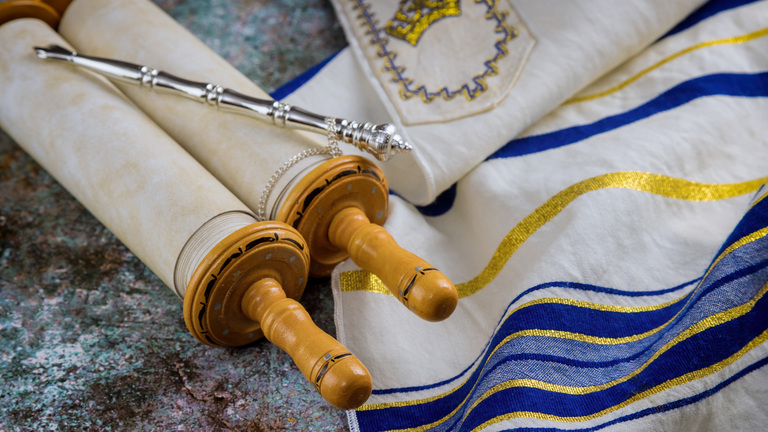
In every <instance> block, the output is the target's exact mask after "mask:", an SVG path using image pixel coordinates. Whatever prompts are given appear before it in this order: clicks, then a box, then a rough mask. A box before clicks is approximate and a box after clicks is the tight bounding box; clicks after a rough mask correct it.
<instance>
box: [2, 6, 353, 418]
mask: <svg viewBox="0 0 768 432" xmlns="http://www.w3.org/2000/svg"><path fill="white" fill-rule="evenodd" d="M157 3H158V4H159V5H160V6H161V7H162V8H163V9H165V10H166V11H168V12H169V13H170V14H171V15H172V16H173V17H174V18H176V19H177V20H178V21H179V22H181V23H182V24H183V25H184V26H186V27H187V28H189V29H190V30H191V31H192V32H193V33H195V34H196V35H197V36H198V37H199V38H201V39H202V40H203V41H204V42H206V43H207V44H208V45H209V46H210V47H211V48H213V49H214V50H215V51H217V52H218V53H219V54H220V55H222V56H223V57H224V58H226V59H227V60H229V61H230V62H231V63H233V64H234V65H235V66H236V67H237V68H238V69H239V70H241V71H242V72H244V73H245V74H246V75H247V76H249V77H250V78H251V79H253V80H254V81H256V82H257V83H258V84H259V85H260V86H261V87H262V88H264V89H265V90H267V91H271V90H274V89H275V88H276V87H277V86H279V85H281V84H283V83H284V82H287V81H288V80H290V79H291V78H293V77H294V76H296V75H297V74H299V73H301V72H302V71H304V70H306V69H307V68H308V67H310V66H312V65H314V64H316V63H318V62H320V61H322V60H323V59H325V58H326V57H328V56H330V55H331V54H333V53H335V52H336V51H338V50H339V49H341V48H342V47H343V46H344V45H345V41H344V37H343V34H342V31H341V29H340V28H339V26H338V24H337V23H336V21H335V17H334V16H333V12H332V9H331V7H330V5H329V4H328V3H327V2H320V1H259V0H236V1H231V0H217V1H210V2H209V1H202V0H195V1H180V0H157ZM302 303H303V304H304V306H305V307H306V308H307V310H308V311H309V313H310V314H311V315H312V317H313V318H314V319H315V321H316V322H317V324H318V325H319V326H320V327H321V328H323V329H324V330H326V331H328V332H330V333H331V334H334V333H335V328H334V326H333V299H332V296H331V292H330V286H329V281H328V280H315V281H311V282H310V284H309V286H308V287H307V290H306V294H305V297H304V299H303V300H302ZM181 310H182V305H181V301H180V300H179V299H178V298H177V297H176V296H175V294H173V293H172V292H171V290H170V289H168V288H167V287H166V286H165V285H164V284H163V283H162V282H161V281H160V280H159V279H158V278H157V277H156V276H154V275H153V274H152V273H151V272H150V271H149V270H148V269H147V268H146V266H144V265H143V264H142V263H141V262H140V261H139V260H138V259H137V258H136V257H135V256H134V255H133V254H132V253H131V252H130V251H129V250H128V249H127V248H126V247H125V246H123V245H122V244H121V243H120V242H119V241H118V240H117V239H116V238H115V237H114V236H113V235H112V234H111V233H110V232H109V231H108V230H107V229H106V228H104V227H103V226H102V225H101V224H100V223H99V222H98V221H97V220H96V219H95V218H94V217H93V216H91V214H90V213H89V212H88V211H87V210H86V209H85V208H83V207H82V206H81V205H80V204H79V203H77V202H76V201H75V200H74V199H73V198H72V197H71V196H70V195H69V194H68V193H67V191H66V190H64V189H63V188H62V187H61V186H60V185H59V184H58V183H56V181H55V180H54V179H53V178H51V177H50V176H49V175H48V174H47V173H46V172H45V171H43V170H42V169H41V168H40V166H39V165H37V164H36V163H35V162H34V161H33V160H32V159H31V158H30V157H29V156H28V155H26V154H25V153H24V152H23V150H21V148H20V147H19V146H18V145H16V144H15V143H14V142H13V140H12V139H11V138H10V137H8V136H7V135H6V134H5V133H2V132H0V340H1V341H2V343H0V430H2V431H5V430H9V431H16V430H19V431H28V430H29V431H32V430H34V431H36V430H51V431H68V430H77V431H82V430H94V431H95V430H98V431H110V430H112V431H117V430H120V431H124V430H138V431H144V430H147V431H150V430H153V431H154V430H165V431H184V430H195V431H246V430H247V431H282V430H316V431H336V430H346V429H348V426H347V424H346V416H345V414H344V412H342V411H340V410H338V409H336V408H333V407H332V406H330V405H328V404H327V403H325V402H324V401H323V399H322V398H321V397H320V396H319V395H318V394H317V393H316V392H315V391H314V389H313V388H312V387H311V386H310V385H309V383H307V382H306V380H305V379H304V377H303V376H302V375H301V373H300V372H299V371H298V369H297V368H296V367H295V366H294V365H293V362H292V361H291V359H290V357H288V355H286V354H285V353H283V352H282V351H280V350H279V349H277V348H276V347H274V346H273V345H271V344H270V343H269V342H267V341H265V340H262V341H259V342H257V343H256V344H255V345H253V346H250V347H247V348H241V349H220V348H211V347H207V346H205V345H202V344H200V343H198V342H197V341H196V340H195V339H194V338H193V337H192V336H191V335H190V334H189V333H188V331H187V329H186V326H185V325H184V321H183V317H182V311H181Z"/></svg>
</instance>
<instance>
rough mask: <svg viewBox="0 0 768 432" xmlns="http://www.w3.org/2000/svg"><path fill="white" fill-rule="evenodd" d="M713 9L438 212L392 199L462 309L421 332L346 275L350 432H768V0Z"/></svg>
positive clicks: (511, 148)
mask: <svg viewBox="0 0 768 432" xmlns="http://www.w3.org/2000/svg"><path fill="white" fill-rule="evenodd" d="M642 4H645V3H642ZM462 6H463V7H468V3H466V2H463V3H462ZM606 7H607V6H606ZM705 8H706V9H703V10H702V11H700V12H699V13H697V14H695V15H693V16H692V18H691V19H690V20H688V21H685V22H683V23H682V24H681V25H680V26H679V27H678V28H676V29H675V30H674V31H672V32H670V34H668V35H666V36H665V37H662V38H660V39H659V40H657V41H656V42H655V43H653V44H652V45H651V46H650V47H648V48H647V49H645V50H643V51H642V52H641V53H639V54H638V55H636V56H634V57H633V58H631V59H630V60H628V61H627V62H625V63H624V64H623V65H621V66H620V67H618V68H617V69H615V70H614V71H613V72H611V73H610V74H608V75H606V76H604V77H602V78H601V79H599V80H598V81H596V82H595V83H593V84H592V85H590V86H589V87H587V88H586V89H584V90H583V91H582V92H580V93H579V94H577V95H575V96H574V97H572V98H571V99H570V100H568V101H567V102H565V103H564V104H562V105H561V106H560V107H558V108H557V109H555V110H554V111H552V112H551V113H550V114H548V115H546V116H545V117H543V118H542V119H541V120H539V121H538V122H536V123H535V124H534V125H533V126H531V127H530V128H529V129H527V130H526V131H525V132H524V133H523V134H522V135H521V136H519V137H516V138H514V139H512V140H511V141H508V142H507V143H506V144H504V145H503V146H499V148H498V150H496V151H495V152H494V153H493V154H492V155H491V156H490V157H487V158H486V160H485V161H484V162H483V163H481V164H480V165H478V166H477V167H476V168H474V169H473V170H472V171H471V172H470V173H469V174H468V175H466V176H465V177H464V178H462V179H461V180H460V181H459V182H458V183H457V184H456V185H455V186H453V187H451V188H450V189H449V190H451V191H453V192H452V194H448V195H446V196H445V197H444V198H446V199H444V200H441V201H440V202H439V203H436V204H435V205H433V206H431V207H430V208H429V214H430V215H432V216H425V215H423V214H421V213H420V212H419V211H418V209H417V208H416V207H414V206H413V205H411V204H409V203H407V202H406V201H405V200H403V199H400V198H399V197H396V196H395V197H392V203H391V213H390V215H389V219H388V222H387V224H386V227H387V229H388V230H389V231H390V232H391V233H392V234H393V236H394V237H395V239H396V240H397V241H398V242H399V243H401V244H402V245H403V246H404V247H405V248H407V249H409V250H412V251H414V252H415V253H417V254H419V255H420V256H424V257H427V259H429V260H430V262H432V263H433V264H435V265H436V267H438V268H440V269H441V270H442V271H443V272H444V273H446V274H447V275H448V276H449V277H450V278H451V279H452V280H453V281H454V282H456V283H457V288H458V290H459V293H460V300H459V306H458V308H457V310H456V312H455V313H454V314H453V315H452V316H451V317H450V318H449V319H447V320H446V321H444V322H441V323H426V322H422V321H420V320H418V319H417V318H415V317H413V316H411V315H410V314H408V312H407V311H405V310H404V309H403V308H402V307H401V305H400V304H399V303H398V302H397V300H396V299H395V298H394V297H392V296H389V295H387V294H386V291H385V290H383V289H382V287H381V284H380V282H379V281H378V280H377V279H376V278H375V277H372V276H371V275H369V274H367V273H365V272H363V271H360V270H359V269H357V268H356V267H355V266H354V264H352V263H349V262H346V263H343V264H342V265H341V266H340V267H339V268H337V270H336V272H335V274H334V278H333V285H334V295H335V297H336V307H337V311H336V313H337V328H338V332H339V334H338V336H339V338H340V339H341V340H342V342H343V343H344V344H345V345H346V346H347V347H349V348H350V350H351V351H352V352H354V353H355V354H356V355H357V356H358V357H359V358H360V359H361V360H362V361H363V362H364V363H365V364H366V366H367V367H368V368H369V370H370V372H371V375H372V376H373V383H374V390H373V395H372V396H371V398H370V399H369V401H368V402H367V404H366V405H364V406H363V407H361V408H360V409H359V410H357V411H351V412H350V413H349V419H350V425H351V428H352V430H354V431H358V430H359V431H392V430H462V431H464V430H466V431H475V430H494V431H498V430H511V429H516V430H517V429H524V430H529V429H537V430H538V429H545V430H597V429H607V430H628V429H629V430H655V431H656V430H681V429H682V430H764V427H765V425H766V424H768V411H766V410H765V409H764V407H765V406H766V403H768V391H766V388H768V385H766V384H768V369H766V368H764V367H763V366H765V365H766V363H768V344H766V343H765V340H766V338H768V296H766V295H765V294H766V291H767V290H768V284H767V283H768V237H766V234H768V199H764V198H765V196H766V195H768V190H766V189H765V188H763V189H761V185H763V184H764V183H767V182H768V177H767V176H768V169H767V168H766V167H768V150H766V149H767V148H768V147H767V144H768V141H766V137H767V136H768V121H766V119H767V118H768V98H767V97H766V96H768V54H767V53H768V27H767V26H768V23H767V22H766V20H765V19H764V17H766V16H768V2H765V1H762V2H732V1H719V0H718V1H713V2H710V3H709V4H708V5H707V6H705ZM557 12H560V11H557ZM522 15H525V14H522ZM553 15H556V14H553ZM449 19H453V18H451V17H446V18H444V20H445V21H446V22H448V20H449ZM553 19H554V18H553ZM665 19H666V18H665ZM529 26H532V25H531V24H530V20H529ZM532 27H533V26H532ZM430 30H431V29H430ZM627 31H628V32H632V31H633V30H632V29H631V28H630V29H627ZM534 33H535V32H534ZM423 37H426V35H425V36H423ZM619 39H620V40H619V41H617V42H618V43H619V44H621V43H622V42H621V38H619ZM538 43H539V44H541V40H539V41H538ZM533 55H534V54H531V59H532V58H533ZM531 62H533V60H531ZM529 72H530V73H531V74H534V73H537V72H536V68H534V67H532V63H529V64H528V65H527V66H526V67H525V71H524V72H523V74H525V73H529ZM574 73H576V72H574ZM542 79H543V78H542ZM522 80H523V77H522V76H521V78H520V80H519V81H518V84H519V83H520V82H522ZM575 81H576V80H575V79H574V82H575ZM574 85H575V84H574ZM535 88H536V91H540V92H543V95H542V97H543V98H545V99H547V100H548V101H549V102H547V103H554V101H555V99H557V98H558V97H562V95H563V94H564V90H563V91H557V92H555V93H556V94H557V95H559V96H553V94H552V93H548V92H547V91H544V90H543V89H542V88H541V87H540V86H539V87H535ZM300 91H301V90H300ZM515 91H516V88H514V89H513V90H512V93H510V96H508V98H514V96H512V94H513V93H514V92H515ZM526 91H527V90H526ZM521 108H522V107H521ZM529 108H530V106H529ZM529 108H524V109H523V110H529ZM544 109H545V108H543V105H542V106H538V107H537V108H536V111H537V112H539V111H541V110H544ZM530 110H532V108H530ZM510 116H511V120H510V121H511V122H513V123H516V124H518V125H520V124H522V123H520V120H519V119H518V118H517V117H515V116H514V115H511V114H510ZM530 116H533V114H530ZM529 118H530V117H529ZM460 121H464V120H460ZM523 123H524V122H523ZM444 126H445V125H439V126H438V125H432V126H430V127H431V128H433V129H435V130H437V129H440V128H442V127H444ZM410 131H411V129H409V132H410ZM495 132H496V131H495ZM435 133H438V132H435ZM513 136H514V133H511V134H510V135H508V136H507V139H510V138H513ZM417 144H421V143H417ZM435 145H436V144H435ZM473 145H475V142H473ZM478 145H480V144H478ZM455 148H458V147H450V149H446V150H445V152H441V153H440V156H439V157H441V158H443V157H445V158H448V155H450V158H463V156H462V155H461V154H460V153H458V152H457V151H454V150H455ZM478 151H479V150H478ZM430 154H431V155H432V156H434V157H437V156H436V155H437V154H438V153H436V152H431V151H430ZM423 155H424V153H423V152H422V153H421V156H423ZM445 160H447V159H445ZM442 161H443V159H440V161H438V160H437V159H435V160H434V161H432V164H434V166H438V165H439V164H440V163H442ZM457 163H458V162H457ZM461 163H468V161H461ZM429 166H432V165H429ZM446 178H447V177H443V180H445V179H446ZM395 181H396V179H395Z"/></svg>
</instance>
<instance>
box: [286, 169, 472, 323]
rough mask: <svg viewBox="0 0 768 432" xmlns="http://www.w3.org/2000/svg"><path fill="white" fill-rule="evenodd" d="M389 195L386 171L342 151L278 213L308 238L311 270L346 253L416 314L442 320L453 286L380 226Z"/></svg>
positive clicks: (321, 271)
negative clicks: (341, 154)
mask: <svg viewBox="0 0 768 432" xmlns="http://www.w3.org/2000/svg"><path fill="white" fill-rule="evenodd" d="M388 198H389V187H388V185H387V181H386V178H385V177H384V173H383V172H382V171H381V170H380V169H379V168H378V167H377V166H376V165H375V164H374V163H373V162H371V161H368V160H366V159H364V158H361V157H357V156H342V157H337V158H333V159H331V160H329V161H327V162H325V163H323V164H322V165H320V166H319V167H317V168H315V169H314V170H312V171H311V172H310V173H309V174H307V175H306V176H305V177H304V178H303V179H302V180H301V181H299V183H297V185H296V186H295V187H294V188H293V190H292V191H291V192H290V193H289V195H288V197H287V198H286V200H285V203H284V204H283V206H282V207H281V208H280V211H279V213H278V216H277V218H278V220H281V221H284V222H286V223H288V224H290V225H292V226H293V227H294V228H296V229H297V230H298V231H299V232H300V233H301V234H302V235H303V236H304V238H306V239H307V242H308V244H309V248H310V253H311V256H312V263H311V264H310V273H311V274H313V275H315V276H327V275H328V274H330V271H331V270H332V269H333V267H334V266H335V265H336V264H338V263H339V262H341V261H342V260H343V259H345V258H347V257H348V256H349V257H350V258H352V260H353V261H354V262H355V263H356V264H357V265H359V266H360V267H362V268H363V269H365V270H367V271H369V272H371V273H373V274H375V275H376V276H378V277H379V278H380V279H381V281H382V282H383V283H384V285H386V286H387V288H388V289H389V290H390V291H391V292H392V294H393V295H394V296H395V297H396V298H398V299H399V300H400V302H402V303H403V304H404V305H405V306H406V307H408V309H410V310H411V311H412V312H414V313H415V314H416V315H418V316H419V317H421V318H423V319H425V320H428V321H441V320H444V319H446V318H448V317H449V316H450V315H451V313H453V311H454V309H455V308H456V305H457V303H458V292H457V291H456V287H455V286H454V285H453V283H451V281H450V280H449V279H448V278H447V277H446V276H445V275H444V274H443V273H441V272H440V271H439V270H437V269H436V268H434V266H432V265H430V264H429V263H428V262H426V261H424V260H423V259H421V258H419V257H417V256H416V255H414V254H412V253H410V252H408V251H406V250H404V249H403V248H401V247H400V246H399V245H398V244H397V243H396V242H395V240H394V239H393V238H392V236H391V235H390V234H389V233H388V232H387V231H386V229H384V228H383V227H382V226H381V225H382V224H383V223H384V221H385V220H386V215H387V203H388Z"/></svg>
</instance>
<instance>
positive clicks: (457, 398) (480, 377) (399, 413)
mask: <svg viewBox="0 0 768 432" xmlns="http://www.w3.org/2000/svg"><path fill="white" fill-rule="evenodd" d="M764 243H766V244H765V245H763V249H765V247H768V242H764ZM763 252H765V251H764V250H763ZM767 266H768V260H766V261H762V262H761V263H758V264H755V265H752V266H750V267H748V268H745V269H739V270H738V271H737V272H735V273H734V274H731V275H728V276H726V277H721V278H719V280H718V281H717V283H713V284H712V285H711V286H710V287H708V289H706V290H703V291H702V292H701V293H699V295H697V299H696V301H694V302H692V303H691V304H689V305H688V307H687V309H688V310H691V309H692V308H693V306H694V305H695V304H696V303H698V301H699V300H701V299H704V298H706V297H707V294H709V293H711V292H712V291H714V290H715V289H716V288H723V290H724V291H729V295H733V293H732V292H730V291H732V288H733V285H732V283H733V282H734V281H735V280H738V279H740V278H746V279H747V282H748V283H749V288H751V292H750V293H749V295H748V297H749V298H751V296H752V295H754V292H756V291H757V290H759V288H760V287H762V284H763V283H764V282H765V280H766V279H768V272H766V271H760V270H765V268H766V267H767ZM721 291H722V290H721ZM765 298H766V299H768V296H766V297H765ZM723 301H724V299H723V298H722V297H721V296H715V298H714V299H710V301H709V302H708V303H706V304H704V305H703V306H702V308H704V309H708V310H707V312H710V313H716V311H713V310H714V309H721V308H727V307H728V306H731V305H721V303H723ZM721 306H722V307H721ZM632 315H634V314H632ZM742 318H743V317H742ZM742 318H739V319H742ZM680 319H682V317H681V318H680ZM680 319H678V320H677V321H678V322H679V321H680ZM748 319H753V318H748ZM696 321H698V319H697V320H693V322H696ZM693 322H692V323H693ZM692 323H690V324H692ZM516 325H517V319H516V316H515V315H513V316H511V317H509V318H508V319H507V320H506V321H505V323H504V327H507V328H502V329H500V330H499V332H498V333H497V334H496V335H495V336H494V338H493V339H494V340H493V345H494V346H495V345H497V344H499V343H500V342H501V341H502V340H503V338H504V337H506V335H508V334H509V333H510V329H509V328H510V327H511V328H512V331H516V329H515V326H516ZM604 325H605V326H612V325H613V324H612V323H610V322H604ZM678 327H679V326H678ZM687 327H688V325H685V326H683V329H684V328H687ZM678 330H679V331H682V329H678ZM679 331H678V332H675V333H674V334H673V332H672V331H670V330H668V331H665V332H663V333H662V334H659V335H658V336H657V337H654V338H653V340H651V341H640V342H638V343H636V344H637V345H645V346H644V347H641V349H642V350H641V352H640V354H646V355H645V357H646V359H647V358H649V357H650V355H651V354H652V353H650V352H646V351H647V350H648V349H650V348H651V347H652V346H653V344H656V343H660V344H663V343H665V342H666V340H669V339H671V338H672V337H674V336H675V334H677V333H679ZM662 337H665V340H662ZM717 338H719V339H718V340H720V341H721V342H722V343H724V344H726V345H728V343H729V342H728V341H729V340H730V341H731V342H733V343H737V342H738V340H737V339H728V337H726V336H722V337H720V336H717ZM546 339H547V338H541V343H540V344H539V345H541V346H542V347H543V348H544V349H549V350H552V344H551V342H550V343H548V341H547V340H546ZM566 342H571V343H573V341H566ZM585 345H586V344H585ZM572 348H573V347H572ZM611 348H613V347H611V346H597V347H595V346H592V347H591V351H592V354H594V353H597V354H599V355H602V354H605V352H606V351H609V350H610V349H611ZM710 348H711V349H712V350H715V349H717V346H715V345H713V346H711V347H710ZM726 348H727V347H726ZM736 348H737V350H738V349H739V347H736ZM575 351H578V350H575ZM726 351H727V350H726ZM489 354H490V353H486V354H485V355H484V356H483V361H484V362H487V365H486V367H485V368H484V369H483V370H475V372H474V373H473V374H472V376H471V377H470V378H469V379H468V380H467V381H465V383H464V384H463V385H462V386H461V387H460V388H459V389H457V390H456V391H454V392H452V393H451V394H449V395H447V396H445V397H443V398H441V399H438V400H436V401H433V402H429V403H424V404H420V405H417V406H413V407H392V408H386V409H384V410H381V411H380V412H377V411H363V412H360V413H358V420H359V421H361V424H362V422H363V421H366V422H367V423H366V424H368V423H369V426H371V427H373V425H376V427H374V428H373V429H372V430H388V429H401V428H407V427H415V426H417V425H420V424H425V423H430V422H432V421H435V420H437V419H440V418H442V417H444V416H446V415H448V413H450V412H451V411H453V410H454V409H455V408H456V407H457V406H459V405H460V404H461V403H462V401H463V400H464V399H465V398H466V397H467V395H468V394H472V395H474V396H475V397H478V396H479V395H481V394H482V393H483V392H484V391H485V390H487V389H489V388H491V387H493V386H494V385H496V384H498V383H500V382H504V381H508V380H511V379H515V378H538V379H541V378H542V377H535V376H532V375H531V373H534V372H537V371H536V369H535V368H534V369H532V370H529V371H528V372H527V374H526V372H521V368H520V365H513V366H510V362H509V361H508V358H507V356H504V354H503V351H502V350H499V351H497V353H495V354H494V358H493V359H489V358H488V357H489ZM665 355H667V354H665ZM509 357H512V356H509ZM726 357H727V356H726ZM637 358H639V355H632V356H631V357H630V358H629V359H632V360H634V359H637ZM509 360H516V359H515V358H514V357H512V358H511V359H509ZM623 360H624V361H627V360H628V359H623ZM644 360H645V359H643V361H644ZM658 360H659V359H657V360H656V361H658ZM569 361H570V360H569V359H565V362H564V363H566V366H571V365H568V364H567V362H569ZM654 363H655V362H654ZM628 366H629V367H630V369H634V367H635V366H633V365H631V364H630V365H628ZM500 367H506V368H507V369H508V371H507V373H506V374H504V375H503V376H502V377H501V379H494V374H498V372H497V369H498V368H500ZM539 367H541V365H539ZM652 370H653V369H652ZM585 372H586V371H571V370H564V371H563V372H562V373H563V374H565V375H567V376H569V377H570V378H572V377H573V376H574V375H575V374H579V373H581V374H584V373H585ZM598 372H599V371H598ZM606 372H610V371H606ZM515 375H520V376H515ZM612 375H615V373H614V374H612ZM619 376H623V374H619V375H618V376H608V375H605V374H604V375H602V376H600V378H601V379H600V380H599V382H606V381H610V380H613V379H616V378H618V377H619ZM653 376H654V375H650V376H649V377H651V378H652V377H653ZM548 378H549V379H548V380H547V381H550V382H551V381H552V378H553V377H548ZM666 379H668V378H664V379H663V380H662V381H659V382H663V381H664V380H666ZM631 382H633V383H635V384H637V383H638V382H639V381H637V380H636V379H633V380H631ZM595 383H596V382H594V381H593V382H592V383H591V384H595ZM562 384H566V385H567V384H573V383H562ZM576 385H590V384H588V383H579V384H576ZM620 389H623V387H620ZM523 391H529V390H523ZM530 391H533V392H534V393H536V392H541V391H540V390H532V389H531V390H530ZM635 391H641V390H637V389H635ZM544 393H546V392H544ZM536 394H538V393H536ZM618 394H623V393H621V392H619V393H618ZM525 397H526V398H527V397H531V396H525ZM541 397H542V398H543V400H550V399H552V398H556V397H557V396H552V395H550V396H541ZM566 397H567V398H572V397H573V396H571V395H567V396H566ZM472 400H473V398H470V404H471V401H472ZM610 400H611V401H612V403H611V405H613V404H616V403H619V402H621V401H619V402H616V400H615V398H610ZM563 403H568V404H571V403H572V401H564V402H563ZM470 404H466V405H464V407H462V410H460V411H459V412H458V413H457V414H456V415H457V416H461V415H462V414H463V412H464V410H465V409H466V408H467V406H468V405H470ZM579 404H580V405H582V406H584V402H580V403H579ZM503 405H506V404H503ZM529 408H530V407H520V406H518V405H515V406H514V410H522V411H526V410H529ZM540 409H541V410H543V411H541V412H548V411H546V407H540ZM601 409H602V408H601ZM597 411H599V409H598V410H597ZM550 413H551V412H550ZM557 415H561V414H557ZM570 415H583V414H580V413H573V414H570ZM379 427H381V429H378V428H379Z"/></svg>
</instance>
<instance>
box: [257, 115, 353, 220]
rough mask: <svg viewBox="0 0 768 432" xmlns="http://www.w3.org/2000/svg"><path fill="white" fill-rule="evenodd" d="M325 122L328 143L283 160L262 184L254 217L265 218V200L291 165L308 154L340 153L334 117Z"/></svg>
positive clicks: (339, 154)
mask: <svg viewBox="0 0 768 432" xmlns="http://www.w3.org/2000/svg"><path fill="white" fill-rule="evenodd" d="M325 122H326V123H327V124H328V145H327V146H325V147H323V148H313V149H307V150H304V151H303V152H301V153H299V154H297V155H295V156H294V157H292V158H290V159H288V160H287V161H285V162H283V164H282V165H280V168H278V169H277V171H275V173H274V174H272V177H270V178H269V181H268V182H267V184H266V185H265V186H264V190H263V191H262V192H261V197H259V205H258V207H257V208H256V218H257V219H258V220H260V221H265V220H267V219H268V218H267V201H268V200H269V196H270V195H271V194H272V190H273V189H274V188H275V184H276V183H277V181H278V180H280V177H282V176H283V174H285V173H286V172H287V171H288V170H289V169H290V168H291V167H292V166H294V165H296V164H297V163H298V162H299V161H301V160H303V159H306V158H308V157H310V156H316V155H321V154H328V155H330V156H331V157H332V158H335V157H339V156H341V155H342V152H341V149H340V148H339V141H338V139H337V138H336V137H337V135H336V131H337V130H336V119H335V118H332V117H327V118H326V119H325Z"/></svg>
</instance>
